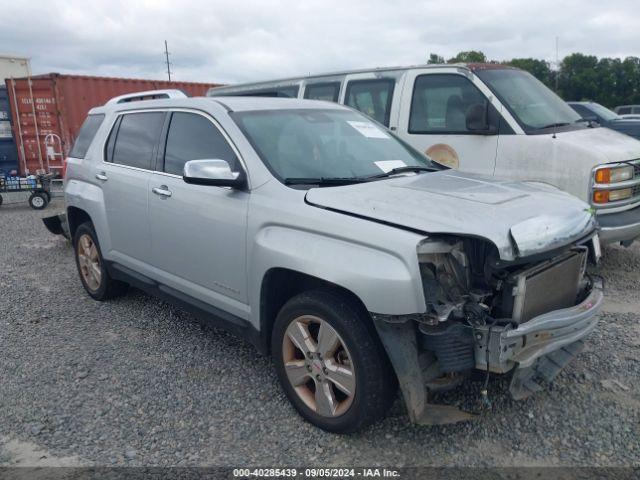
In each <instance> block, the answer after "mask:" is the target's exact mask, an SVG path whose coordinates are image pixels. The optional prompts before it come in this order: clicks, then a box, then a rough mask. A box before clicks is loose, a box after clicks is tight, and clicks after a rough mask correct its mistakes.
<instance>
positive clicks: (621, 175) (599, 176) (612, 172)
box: [595, 165, 633, 183]
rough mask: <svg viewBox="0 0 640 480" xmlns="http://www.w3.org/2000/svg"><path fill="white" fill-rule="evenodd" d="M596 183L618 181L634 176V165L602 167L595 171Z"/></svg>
mask: <svg viewBox="0 0 640 480" xmlns="http://www.w3.org/2000/svg"><path fill="white" fill-rule="evenodd" d="M595 178H596V183H618V182H624V181H625V180H631V179H632V178H633V166H632V165H625V166H624V167H611V168H608V167H607V168H600V169H598V170H596V172H595Z"/></svg>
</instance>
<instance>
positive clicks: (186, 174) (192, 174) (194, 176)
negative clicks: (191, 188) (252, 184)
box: [182, 159, 247, 188]
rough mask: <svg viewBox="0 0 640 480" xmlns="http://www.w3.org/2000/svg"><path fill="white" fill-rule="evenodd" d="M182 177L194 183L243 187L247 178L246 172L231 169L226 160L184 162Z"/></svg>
mask: <svg viewBox="0 0 640 480" xmlns="http://www.w3.org/2000/svg"><path fill="white" fill-rule="evenodd" d="M182 179H183V180H184V181H185V182H187V183H191V184H194V185H213V186H217V187H233V188H242V187H244V186H246V184H247V180H246V178H245V176H244V172H234V171H232V170H231V166H230V165H229V162H227V161H226V160H220V159H212V160H208V159H207V160H189V161H188V162H187V163H185V164H184V169H183V174H182Z"/></svg>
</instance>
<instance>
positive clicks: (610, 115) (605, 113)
mask: <svg viewBox="0 0 640 480" xmlns="http://www.w3.org/2000/svg"><path fill="white" fill-rule="evenodd" d="M587 108H588V109H589V110H591V111H592V112H593V113H595V114H596V115H598V116H599V117H600V118H602V119H604V120H606V121H607V122H608V121H610V120H616V119H619V118H620V115H618V114H617V113H615V112H612V111H611V110H609V109H608V108H607V107H603V106H602V105H600V104H599V103H589V104H588V105H587Z"/></svg>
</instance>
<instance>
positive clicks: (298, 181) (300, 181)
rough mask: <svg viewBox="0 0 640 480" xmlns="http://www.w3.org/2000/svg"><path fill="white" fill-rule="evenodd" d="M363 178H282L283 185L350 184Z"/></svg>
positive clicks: (359, 181) (362, 180)
mask: <svg viewBox="0 0 640 480" xmlns="http://www.w3.org/2000/svg"><path fill="white" fill-rule="evenodd" d="M364 181H366V180H364V179H363V178H358V177H318V178H313V177H300V178H296V177H289V178H285V179H284V184H285V185H319V186H324V185H351V184H353V183H361V182H364Z"/></svg>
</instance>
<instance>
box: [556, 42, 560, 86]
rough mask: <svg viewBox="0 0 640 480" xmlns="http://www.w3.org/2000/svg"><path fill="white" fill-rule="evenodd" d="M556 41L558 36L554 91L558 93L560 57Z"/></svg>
mask: <svg viewBox="0 0 640 480" xmlns="http://www.w3.org/2000/svg"><path fill="white" fill-rule="evenodd" d="M558 41H559V37H558V36H556V93H558V80H559V78H560V57H559V55H558Z"/></svg>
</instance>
